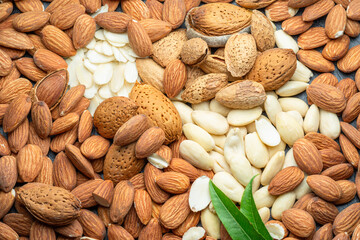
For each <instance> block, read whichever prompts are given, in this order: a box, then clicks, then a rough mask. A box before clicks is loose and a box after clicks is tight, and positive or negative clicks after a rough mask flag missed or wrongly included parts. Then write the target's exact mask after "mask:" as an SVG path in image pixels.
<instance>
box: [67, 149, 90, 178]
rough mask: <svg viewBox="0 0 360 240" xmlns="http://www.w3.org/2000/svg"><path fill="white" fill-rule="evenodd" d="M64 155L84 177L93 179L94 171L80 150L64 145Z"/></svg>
mask: <svg viewBox="0 0 360 240" xmlns="http://www.w3.org/2000/svg"><path fill="white" fill-rule="evenodd" d="M65 153H66V155H67V157H68V158H69V159H70V161H71V162H72V163H73V164H74V166H75V167H76V168H77V169H78V170H79V171H80V172H81V173H83V174H84V175H85V176H87V177H89V178H94V176H95V173H94V169H93V167H92V166H91V164H90V162H89V161H88V160H87V159H86V158H85V157H84V156H83V155H82V154H81V152H80V149H79V148H77V147H75V146H74V145H71V144H66V146H65Z"/></svg>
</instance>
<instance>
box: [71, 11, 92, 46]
mask: <svg viewBox="0 0 360 240" xmlns="http://www.w3.org/2000/svg"><path fill="white" fill-rule="evenodd" d="M95 30H96V23H95V20H94V18H92V17H90V16H89V15H87V14H83V15H81V16H79V17H78V18H77V19H76V21H75V23H74V27H73V34H72V41H73V44H74V47H75V48H76V49H79V48H83V47H85V46H86V45H87V44H89V42H90V41H91V40H92V39H93V38H94V36H95Z"/></svg>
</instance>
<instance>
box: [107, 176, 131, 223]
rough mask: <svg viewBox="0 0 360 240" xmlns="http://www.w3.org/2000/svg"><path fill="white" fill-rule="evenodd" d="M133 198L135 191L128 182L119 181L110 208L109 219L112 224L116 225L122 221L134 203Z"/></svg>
mask: <svg viewBox="0 0 360 240" xmlns="http://www.w3.org/2000/svg"><path fill="white" fill-rule="evenodd" d="M134 196H135V189H134V186H133V185H132V183H131V182H130V181H126V180H124V181H120V182H119V183H118V184H117V185H116V187H115V191H114V198H113V202H112V204H111V206H110V218H111V220H112V221H113V222H115V223H117V222H119V221H121V220H122V219H124V217H125V216H126V214H127V213H128V212H129V210H130V208H131V206H132V204H133V202H134Z"/></svg>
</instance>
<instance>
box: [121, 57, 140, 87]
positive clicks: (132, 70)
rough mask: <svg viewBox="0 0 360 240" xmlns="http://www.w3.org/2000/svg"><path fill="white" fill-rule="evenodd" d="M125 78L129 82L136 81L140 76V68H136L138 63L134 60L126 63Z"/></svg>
mask: <svg viewBox="0 0 360 240" xmlns="http://www.w3.org/2000/svg"><path fill="white" fill-rule="evenodd" d="M124 77H125V80H126V81H127V82H128V83H135V82H136V79H137V77H138V70H137V68H136V63H134V62H127V63H126V64H125V71H124Z"/></svg>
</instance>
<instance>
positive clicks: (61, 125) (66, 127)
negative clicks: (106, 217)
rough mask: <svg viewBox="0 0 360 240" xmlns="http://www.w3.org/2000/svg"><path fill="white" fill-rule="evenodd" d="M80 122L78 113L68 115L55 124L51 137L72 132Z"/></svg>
mask: <svg viewBox="0 0 360 240" xmlns="http://www.w3.org/2000/svg"><path fill="white" fill-rule="evenodd" d="M78 122H79V115H78V114H77V113H68V114H66V115H65V116H63V117H60V118H58V119H56V120H55V121H54V122H53V124H52V128H51V132H50V135H58V134H60V133H64V132H67V131H70V130H71V129H72V128H73V127H74V126H75V125H76V124H77V123H78ZM79 127H80V125H79Z"/></svg>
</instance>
